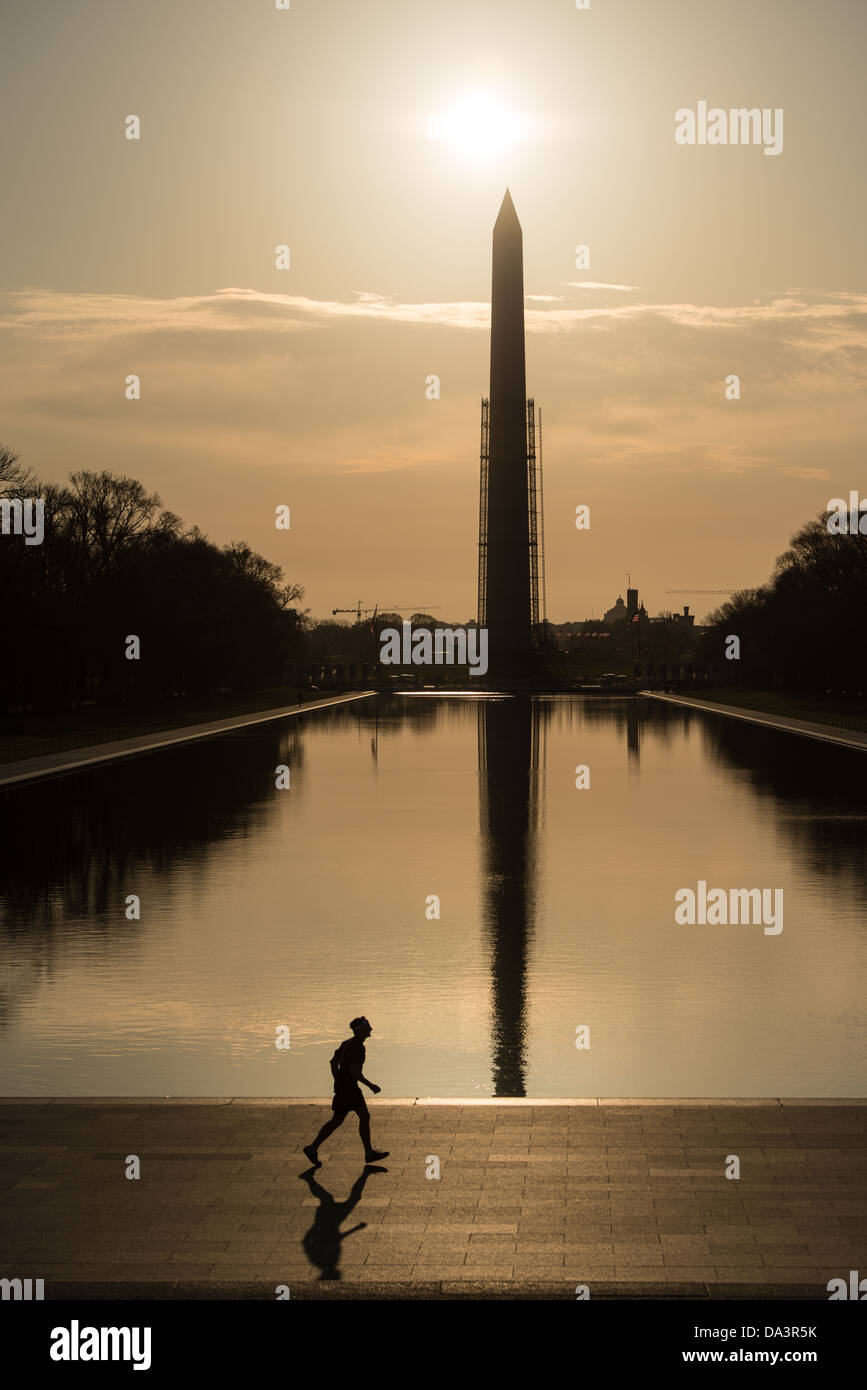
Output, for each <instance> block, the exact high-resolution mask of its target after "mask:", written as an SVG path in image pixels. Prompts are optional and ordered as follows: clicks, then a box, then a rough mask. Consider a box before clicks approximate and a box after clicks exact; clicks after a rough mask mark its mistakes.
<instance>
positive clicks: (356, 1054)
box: [303, 1017, 388, 1168]
mask: <svg viewBox="0 0 867 1390" xmlns="http://www.w3.org/2000/svg"><path fill="white" fill-rule="evenodd" d="M349 1026H350V1028H351V1029H352V1037H351V1038H346V1039H345V1040H344V1042H342V1043H341V1044H340V1046H339V1047H338V1048H337V1051H336V1052H335V1053H334V1056H333V1057H332V1058H331V1074H332V1076H333V1077H334V1099H333V1101H332V1102H331V1109H332V1110H333V1111H334V1118H333V1119H331V1120H326V1122H325V1124H324V1125H323V1126H322V1128H321V1129H320V1131H319V1133H318V1134H317V1136H316V1138H315V1139H314V1140H313V1143H312V1144H307V1145H306V1147H305V1148H304V1149H303V1152H304V1153H305V1154H306V1155H307V1157H308V1158H309V1159H310V1162H311V1163H313V1164H315V1165H316V1167H317V1168H319V1167H321V1163H320V1159H319V1145H320V1144H323V1143H324V1142H325V1140H326V1139H327V1138H328V1136H329V1134H333V1133H334V1131H335V1130H336V1129H339V1128H340V1126H341V1125H342V1124H343V1121H344V1120H345V1119H346V1116H347V1115H348V1114H349V1112H350V1110H354V1111H355V1113H356V1115H357V1116H358V1133H359V1134H360V1135H361V1142H362V1144H363V1145H364V1161H365V1163H378V1162H379V1160H380V1159H381V1158H388V1150H387V1149H386V1150H381V1149H375V1148H374V1147H373V1145H372V1144H371V1142H370V1112H369V1110H368V1108H367V1103H366V1101H365V1099H364V1096H363V1095H362V1094H361V1087H360V1086H359V1084H358V1083H359V1081H361V1082H363V1084H364V1085H365V1086H367V1087H369V1088H370V1090H371V1091H372V1092H373V1094H374V1095H375V1096H377V1095H379V1092H380V1087H379V1086H376V1085H374V1083H373V1082H372V1081H368V1079H367V1077H366V1076H365V1075H364V1074H363V1071H362V1068H363V1067H364V1059H365V1057H366V1056H367V1053H366V1051H365V1047H364V1040H365V1038H369V1037H370V1035H371V1033H372V1032H373V1029H372V1028H371V1026H370V1024H369V1023H368V1021H367V1019H366V1018H364V1017H360V1018H354V1019H353V1020H352V1022H351V1023H350V1025H349Z"/></svg>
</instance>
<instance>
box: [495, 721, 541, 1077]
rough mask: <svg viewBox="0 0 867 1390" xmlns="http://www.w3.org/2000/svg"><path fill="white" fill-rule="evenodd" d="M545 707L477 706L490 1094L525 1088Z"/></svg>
mask: <svg viewBox="0 0 867 1390" xmlns="http://www.w3.org/2000/svg"><path fill="white" fill-rule="evenodd" d="M548 712H549V707H548V706H547V705H544V704H541V703H539V702H538V701H536V700H530V699H527V698H524V699H522V698H520V697H515V698H513V699H505V700H496V699H495V700H486V701H480V702H479V706H478V714H479V816H480V827H481V839H482V849H481V852H482V863H481V866H480V868H481V874H480V883H481V889H482V904H481V915H482V922H483V924H484V928H485V932H486V934H487V938H488V943H489V949H490V953H491V991H492V1004H493V1007H492V1037H491V1061H492V1070H493V1089H494V1095H495V1096H524V1095H526V1094H527V1090H526V1067H527V1057H526V1047H527V968H528V957H529V952H530V947H531V944H532V940H533V931H534V916H535V910H536V859H537V856H536V837H537V833H538V828H539V808H540V787H539V777H540V757H539V745H540V730H541V729H542V727H543V721H544V720H545V719H546V718H547V715H548Z"/></svg>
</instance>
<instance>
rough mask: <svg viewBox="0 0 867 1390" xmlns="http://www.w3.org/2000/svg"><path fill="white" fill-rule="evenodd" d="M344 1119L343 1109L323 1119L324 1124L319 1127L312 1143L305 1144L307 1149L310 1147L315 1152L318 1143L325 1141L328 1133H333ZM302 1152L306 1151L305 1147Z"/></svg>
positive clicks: (344, 1112)
mask: <svg viewBox="0 0 867 1390" xmlns="http://www.w3.org/2000/svg"><path fill="white" fill-rule="evenodd" d="M345 1119H346V1111H345V1110H344V1111H343V1112H342V1113H337V1114H334V1115H332V1117H331V1119H330V1120H326V1121H325V1124H324V1125H323V1126H322V1128H321V1129H320V1131H319V1133H318V1134H317V1136H316V1138H315V1139H314V1140H313V1143H312V1144H308V1145H307V1148H308V1149H312V1150H313V1152H314V1153H316V1152H317V1150H318V1148H319V1145H320V1144H324V1142H325V1140H326V1139H327V1138H328V1136H329V1134H333V1133H334V1131H335V1130H336V1129H339V1128H340V1126H341V1125H342V1124H343V1121H344V1120H345ZM304 1152H305V1153H306V1152H307V1149H305V1151H304Z"/></svg>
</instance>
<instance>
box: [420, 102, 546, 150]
mask: <svg viewBox="0 0 867 1390" xmlns="http://www.w3.org/2000/svg"><path fill="white" fill-rule="evenodd" d="M427 133H428V136H429V138H430V139H432V140H442V141H443V142H444V143H445V144H447V145H449V146H450V147H451V148H452V149H453V150H454V152H455V153H456V154H457V155H458V156H459V157H460V158H461V159H463V160H465V161H466V162H467V163H469V164H490V163H492V162H493V161H494V160H496V159H498V158H499V157H500V156H501V155H503V154H505V153H506V151H507V150H509V149H511V147H512V146H513V145H515V144H516V143H517V142H518V141H520V140H525V139H526V138H527V123H526V121H525V120H524V119H523V118H522V117H520V116H518V115H517V114H516V113H515V112H514V111H509V110H507V108H506V107H505V106H503V104H502V103H501V102H500V101H498V99H497V98H496V97H495V96H494V95H493V93H492V92H485V91H472V92H466V93H464V95H463V96H461V97H460V98H459V99H458V100H457V101H456V102H455V103H454V105H453V106H452V107H450V109H449V110H447V111H445V112H443V113H442V114H441V115H436V116H430V117H429V118H428V123H427Z"/></svg>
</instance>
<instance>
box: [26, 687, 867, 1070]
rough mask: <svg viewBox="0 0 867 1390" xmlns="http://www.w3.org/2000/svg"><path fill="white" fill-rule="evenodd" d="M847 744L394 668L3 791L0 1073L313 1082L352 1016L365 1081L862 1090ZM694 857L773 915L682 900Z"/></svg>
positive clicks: (655, 707) (858, 891)
mask: <svg viewBox="0 0 867 1390" xmlns="http://www.w3.org/2000/svg"><path fill="white" fill-rule="evenodd" d="M278 764H286V765H288V766H289V768H290V769H291V786H290V788H289V789H288V790H278V789H277V788H276V786H275V777H276V774H275V769H276V767H277V766H278ZM579 764H583V765H586V766H588V767H589V768H590V789H589V790H584V791H579V790H577V789H576V786H575V770H576V767H577V766H578V765H579ZM865 771H867V758H865V755H864V754H862V753H856V752H852V751H849V750H845V749H841V748H835V747H833V746H830V745H829V746H826V745H822V744H818V743H813V742H810V741H808V740H806V739H800V738H796V737H794V736H791V735H787V734H782V733H772V732H770V731H768V730H765V729H762V728H758V727H756V726H753V725H749V724H747V723H744V722H741V721H735V720H728V719H725V718H721V717H716V716H713V715H710V714H702V713H699V712H695V711H690V710H686V709H683V708H676V707H673V706H665V705H662V704H658V703H656V702H652V701H639V700H637V699H634V698H618V697H609V698H605V697H598V698H595V699H594V698H592V697H588V698H581V697H577V698H572V697H562V698H561V697H551V698H544V697H537V698H534V699H532V700H527V699H508V698H505V699H491V700H479V699H476V700H469V699H459V698H453V699H449V698H439V697H437V698H424V697H417V696H416V697H413V696H404V697H401V696H391V697H380V698H375V699H369V700H364V701H359V702H357V703H354V704H351V705H348V706H342V707H337V708H334V709H331V710H326V711H321V712H318V713H317V712H311V713H309V714H307V715H303V716H301V717H300V718H298V719H293V720H289V721H287V722H285V723H282V724H274V725H265V726H259V727H258V728H256V729H253V730H249V731H244V732H239V733H237V734H233V735H227V736H224V737H221V738H218V739H212V740H209V741H207V742H203V743H198V744H193V745H188V746H186V747H182V748H179V749H178V750H177V751H172V752H164V753H156V754H152V755H149V756H147V757H142V758H138V759H135V760H132V761H129V762H126V763H120V764H116V765H114V766H109V767H104V768H100V769H94V770H93V771H90V772H85V773H78V774H74V775H71V776H68V777H63V778H58V779H56V780H54V781H51V782H44V783H39V784H35V785H33V786H29V787H22V788H20V789H18V790H14V791H7V792H5V793H3V794H2V796H0V803H2V809H3V813H4V824H5V831H4V835H3V841H2V848H0V872H2V878H0V1093H3V1094H6V1095H49V1094H50V1095H124V1094H129V1095H165V1094H169V1095H175V1096H176V1095H250V1096H264V1095H274V1096H280V1095H287V1096H314V1095H323V1094H324V1093H326V1091H328V1090H329V1089H330V1074H329V1070H328V1058H329V1056H330V1055H331V1052H332V1051H333V1049H334V1047H335V1045H336V1043H337V1042H338V1041H339V1040H340V1039H341V1038H343V1037H344V1036H346V1034H347V1032H348V1028H347V1024H348V1021H349V1019H350V1018H352V1017H353V1016H354V1015H355V1014H357V1013H365V1014H367V1015H368V1017H369V1018H370V1019H371V1021H372V1023H373V1026H374V1036H373V1038H372V1039H371V1042H370V1044H369V1046H368V1062H369V1065H368V1067H367V1068H366V1074H367V1075H368V1076H370V1077H371V1078H372V1079H373V1080H375V1081H377V1082H379V1084H380V1085H381V1086H382V1087H383V1094H384V1095H391V1096H416V1095H421V1096H424V1095H440V1096H473V1095H479V1096H491V1095H503V1096H511V1095H528V1096H535V1097H544V1096H597V1095H602V1096H684V1097H688V1096H793V1095H797V1096H821V1095H833V1096H857V1095H861V1094H863V1093H864V1089H865V1086H864V1078H865V1074H867V1067H865V1063H867V1027H865V1011H864V999H865V995H867V990H865V985H867V945H865V927H864V912H863V907H862V904H863V901H864V895H865V879H867V870H865V862H867V861H865V826H867V798H865V795H864V791H863V782H864V774H865ZM700 879H702V880H704V881H706V882H707V883H708V885H709V887H722V888H725V889H729V888H732V887H735V888H741V887H742V888H753V887H759V888H762V887H765V888H782V889H783V891H784V927H783V931H782V932H781V933H780V934H779V935H776V936H772V935H766V934H765V933H764V931H763V929H762V926H761V925H740V926H698V925H695V926H679V925H677V924H676V922H675V917H674V908H675V901H674V895H675V893H676V891H677V890H678V889H680V888H683V887H691V888H693V889H695V888H696V885H697V882H698V880H700ZM132 894H135V895H137V896H138V897H139V899H140V902H141V920H140V921H138V922H136V921H128V920H127V919H126V916H125V912H126V902H127V898H128V897H129V895H132ZM434 895H435V896H436V897H437V898H438V899H439V918H438V919H437V918H435V917H433V916H432V915H430V914H432V913H433V911H434V907H433V906H432V905H431V902H430V900H431V898H432V897H433V896H434ZM281 1025H285V1026H287V1027H288V1028H289V1030H290V1036H291V1046H290V1048H289V1049H288V1050H278V1049H277V1048H276V1047H275V1038H276V1036H277V1029H278V1027H280V1026H281ZM578 1027H586V1028H588V1029H589V1040H590V1046H589V1048H588V1049H581V1050H579V1049H578V1048H576V1046H575V1038H576V1028H578Z"/></svg>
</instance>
